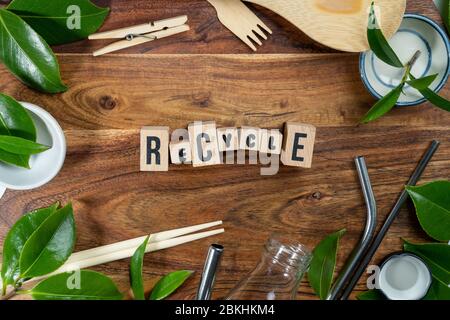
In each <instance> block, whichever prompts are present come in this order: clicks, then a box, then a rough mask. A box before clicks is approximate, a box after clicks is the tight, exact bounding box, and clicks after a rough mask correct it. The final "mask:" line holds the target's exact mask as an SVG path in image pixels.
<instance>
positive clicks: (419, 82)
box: [406, 74, 438, 90]
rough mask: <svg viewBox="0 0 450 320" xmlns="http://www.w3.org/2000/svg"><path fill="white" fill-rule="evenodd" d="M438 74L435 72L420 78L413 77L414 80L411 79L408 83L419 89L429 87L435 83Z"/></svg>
mask: <svg viewBox="0 0 450 320" xmlns="http://www.w3.org/2000/svg"><path fill="white" fill-rule="evenodd" d="M410 76H411V75H410ZM437 76H438V74H433V75H431V76H426V77H423V78H419V79H415V78H413V80H409V81H407V82H406V83H407V84H409V85H410V86H411V87H413V88H415V89H417V90H424V89H428V87H429V86H431V84H432V83H433V81H434V80H435V79H436V77H437Z"/></svg>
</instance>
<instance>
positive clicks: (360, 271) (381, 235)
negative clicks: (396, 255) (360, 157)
mask: <svg viewBox="0 0 450 320" xmlns="http://www.w3.org/2000/svg"><path fill="white" fill-rule="evenodd" d="M439 145H440V143H439V141H436V140H434V141H433V142H432V143H431V146H430V147H429V148H428V150H427V152H426V153H425V155H424V156H423V158H422V160H420V162H419V164H418V165H417V168H416V170H415V171H414V173H413V175H412V176H411V178H410V179H409V181H408V186H414V185H416V184H417V182H418V181H419V179H420V177H421V176H422V174H423V172H424V171H425V168H426V167H427V165H428V163H429V162H430V160H431V158H432V157H433V155H434V154H435V153H436V151H437V149H438V148H439ZM406 199H408V193H407V192H406V190H403V191H402V193H401V194H400V197H399V198H398V200H397V202H396V203H395V205H394V207H393V208H392V211H391V213H390V214H389V216H388V217H387V219H386V221H385V222H384V225H383V227H382V228H381V230H380V232H379V233H378V234H377V236H376V238H375V240H374V242H373V244H372V245H371V246H370V248H369V250H368V251H367V254H366V255H365V257H364V259H363V260H362V262H361V264H360V265H359V267H358V269H357V270H356V271H355V273H354V275H353V277H352V278H351V279H350V282H349V284H348V285H347V287H346V288H345V290H344V292H343V294H342V296H341V299H342V300H346V299H348V297H349V296H350V294H351V293H352V291H353V289H354V288H355V286H356V284H357V283H358V280H359V279H360V278H361V276H362V274H363V273H364V271H365V270H366V268H367V266H368V265H369V263H370V261H371V260H372V258H373V256H374V255H375V252H376V251H377V249H378V247H379V246H380V244H381V242H382V241H383V239H384V237H385V236H386V233H387V232H388V230H389V228H390V227H391V225H392V222H393V221H394V220H395V218H396V217H397V216H398V214H399V212H400V209H401V207H402V206H403V204H404V203H405V201H406Z"/></svg>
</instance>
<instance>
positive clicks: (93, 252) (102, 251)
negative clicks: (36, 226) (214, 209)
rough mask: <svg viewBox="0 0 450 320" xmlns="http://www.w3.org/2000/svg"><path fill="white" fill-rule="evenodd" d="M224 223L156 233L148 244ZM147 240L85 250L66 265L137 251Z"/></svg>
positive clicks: (72, 256)
mask: <svg viewBox="0 0 450 320" xmlns="http://www.w3.org/2000/svg"><path fill="white" fill-rule="evenodd" d="M222 223H223V222H222V221H221V220H219V221H214V222H209V223H203V224H198V225H194V226H190V227H184V228H179V229H172V230H168V231H162V232H158V233H154V234H151V235H150V238H149V240H148V243H149V244H150V243H155V242H160V241H164V240H168V239H172V238H176V237H180V236H184V235H187V234H190V233H194V232H197V231H200V230H204V229H208V228H211V227H215V226H219V225H221V224H222ZM145 238H147V236H142V237H138V238H134V239H130V240H125V241H121V242H117V243H113V244H109V245H105V246H101V247H97V248H92V249H88V250H84V251H79V252H75V253H73V254H72V255H71V256H70V258H69V259H68V260H67V262H66V264H68V263H74V262H77V261H80V260H86V259H90V258H94V257H97V256H102V255H106V254H109V253H112V252H117V251H122V250H126V249H130V248H133V250H136V249H137V247H139V246H140V245H141V244H142V243H143V242H144V240H145Z"/></svg>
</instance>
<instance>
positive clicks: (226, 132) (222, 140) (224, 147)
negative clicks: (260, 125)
mask: <svg viewBox="0 0 450 320" xmlns="http://www.w3.org/2000/svg"><path fill="white" fill-rule="evenodd" d="M217 142H218V144H219V151H220V152H227V151H236V150H239V131H238V129H237V128H219V129H217Z"/></svg>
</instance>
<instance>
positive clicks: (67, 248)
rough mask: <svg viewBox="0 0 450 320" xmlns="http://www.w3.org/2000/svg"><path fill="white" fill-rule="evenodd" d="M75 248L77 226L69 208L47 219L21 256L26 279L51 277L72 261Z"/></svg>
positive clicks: (28, 241) (29, 239)
mask: <svg viewBox="0 0 450 320" xmlns="http://www.w3.org/2000/svg"><path fill="white" fill-rule="evenodd" d="M74 244H75V222H74V217H73V209H72V205H71V204H68V205H67V206H65V207H64V208H62V209H59V210H58V211H56V212H55V213H54V214H52V215H51V216H50V217H48V218H47V220H45V221H44V222H43V223H42V224H41V225H40V226H39V227H38V228H37V229H36V231H35V232H34V233H33V234H32V235H31V236H30V237H29V238H28V240H27V242H26V243H25V245H24V246H23V249H22V253H21V255H20V263H19V265H20V277H21V278H23V279H28V278H33V277H39V276H43V275H46V274H49V273H51V272H53V271H55V270H56V269H58V268H59V267H60V266H62V265H63V264H64V262H65V261H66V260H67V259H68V258H69V256H70V255H71V253H72V251H73V247H74Z"/></svg>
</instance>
